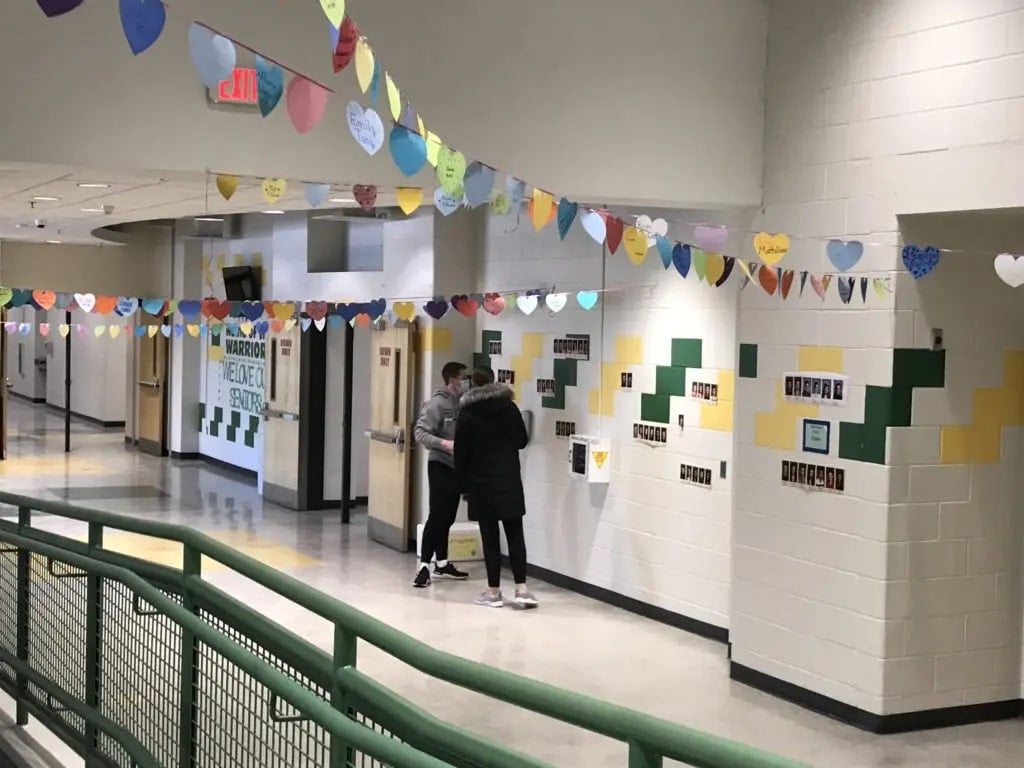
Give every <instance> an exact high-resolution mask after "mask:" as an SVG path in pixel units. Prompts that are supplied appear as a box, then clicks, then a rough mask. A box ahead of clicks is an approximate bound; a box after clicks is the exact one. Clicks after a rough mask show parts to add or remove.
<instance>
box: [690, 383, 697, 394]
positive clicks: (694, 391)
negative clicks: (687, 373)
mask: <svg viewBox="0 0 1024 768" xmlns="http://www.w3.org/2000/svg"><path fill="white" fill-rule="evenodd" d="M696 396H697V382H696V381H694V382H692V383H691V384H690V397H696Z"/></svg>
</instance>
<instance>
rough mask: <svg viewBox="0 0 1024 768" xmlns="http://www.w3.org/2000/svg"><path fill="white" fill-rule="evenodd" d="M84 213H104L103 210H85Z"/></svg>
mask: <svg viewBox="0 0 1024 768" xmlns="http://www.w3.org/2000/svg"><path fill="white" fill-rule="evenodd" d="M82 213H104V210H103V209H102V208H83V209H82Z"/></svg>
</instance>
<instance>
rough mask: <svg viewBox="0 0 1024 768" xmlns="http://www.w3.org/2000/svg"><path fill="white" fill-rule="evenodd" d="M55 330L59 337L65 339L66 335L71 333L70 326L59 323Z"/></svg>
mask: <svg viewBox="0 0 1024 768" xmlns="http://www.w3.org/2000/svg"><path fill="white" fill-rule="evenodd" d="M57 330H59V331H60V335H61V336H62V337H64V338H65V339H66V338H67V337H68V334H69V333H71V326H70V325H68V324H66V323H61V324H60V328H58V329H57Z"/></svg>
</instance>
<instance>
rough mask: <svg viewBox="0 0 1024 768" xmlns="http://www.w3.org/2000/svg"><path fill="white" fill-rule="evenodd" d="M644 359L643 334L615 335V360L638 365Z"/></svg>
mask: <svg viewBox="0 0 1024 768" xmlns="http://www.w3.org/2000/svg"><path fill="white" fill-rule="evenodd" d="M643 361H644V339H643V336H616V337H615V362H616V363H632V364H633V365H640V364H641V363H643Z"/></svg>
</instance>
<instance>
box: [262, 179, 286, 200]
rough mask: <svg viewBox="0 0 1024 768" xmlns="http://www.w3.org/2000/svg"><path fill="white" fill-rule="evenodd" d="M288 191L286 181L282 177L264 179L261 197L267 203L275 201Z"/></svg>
mask: <svg viewBox="0 0 1024 768" xmlns="http://www.w3.org/2000/svg"><path fill="white" fill-rule="evenodd" d="M287 191H288V182H287V181H286V180H284V179H264V180H263V199H264V200H266V201H267V202H268V203H276V202H277V201H278V200H280V199H281V198H282V197H284V193H285V192H287Z"/></svg>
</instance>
